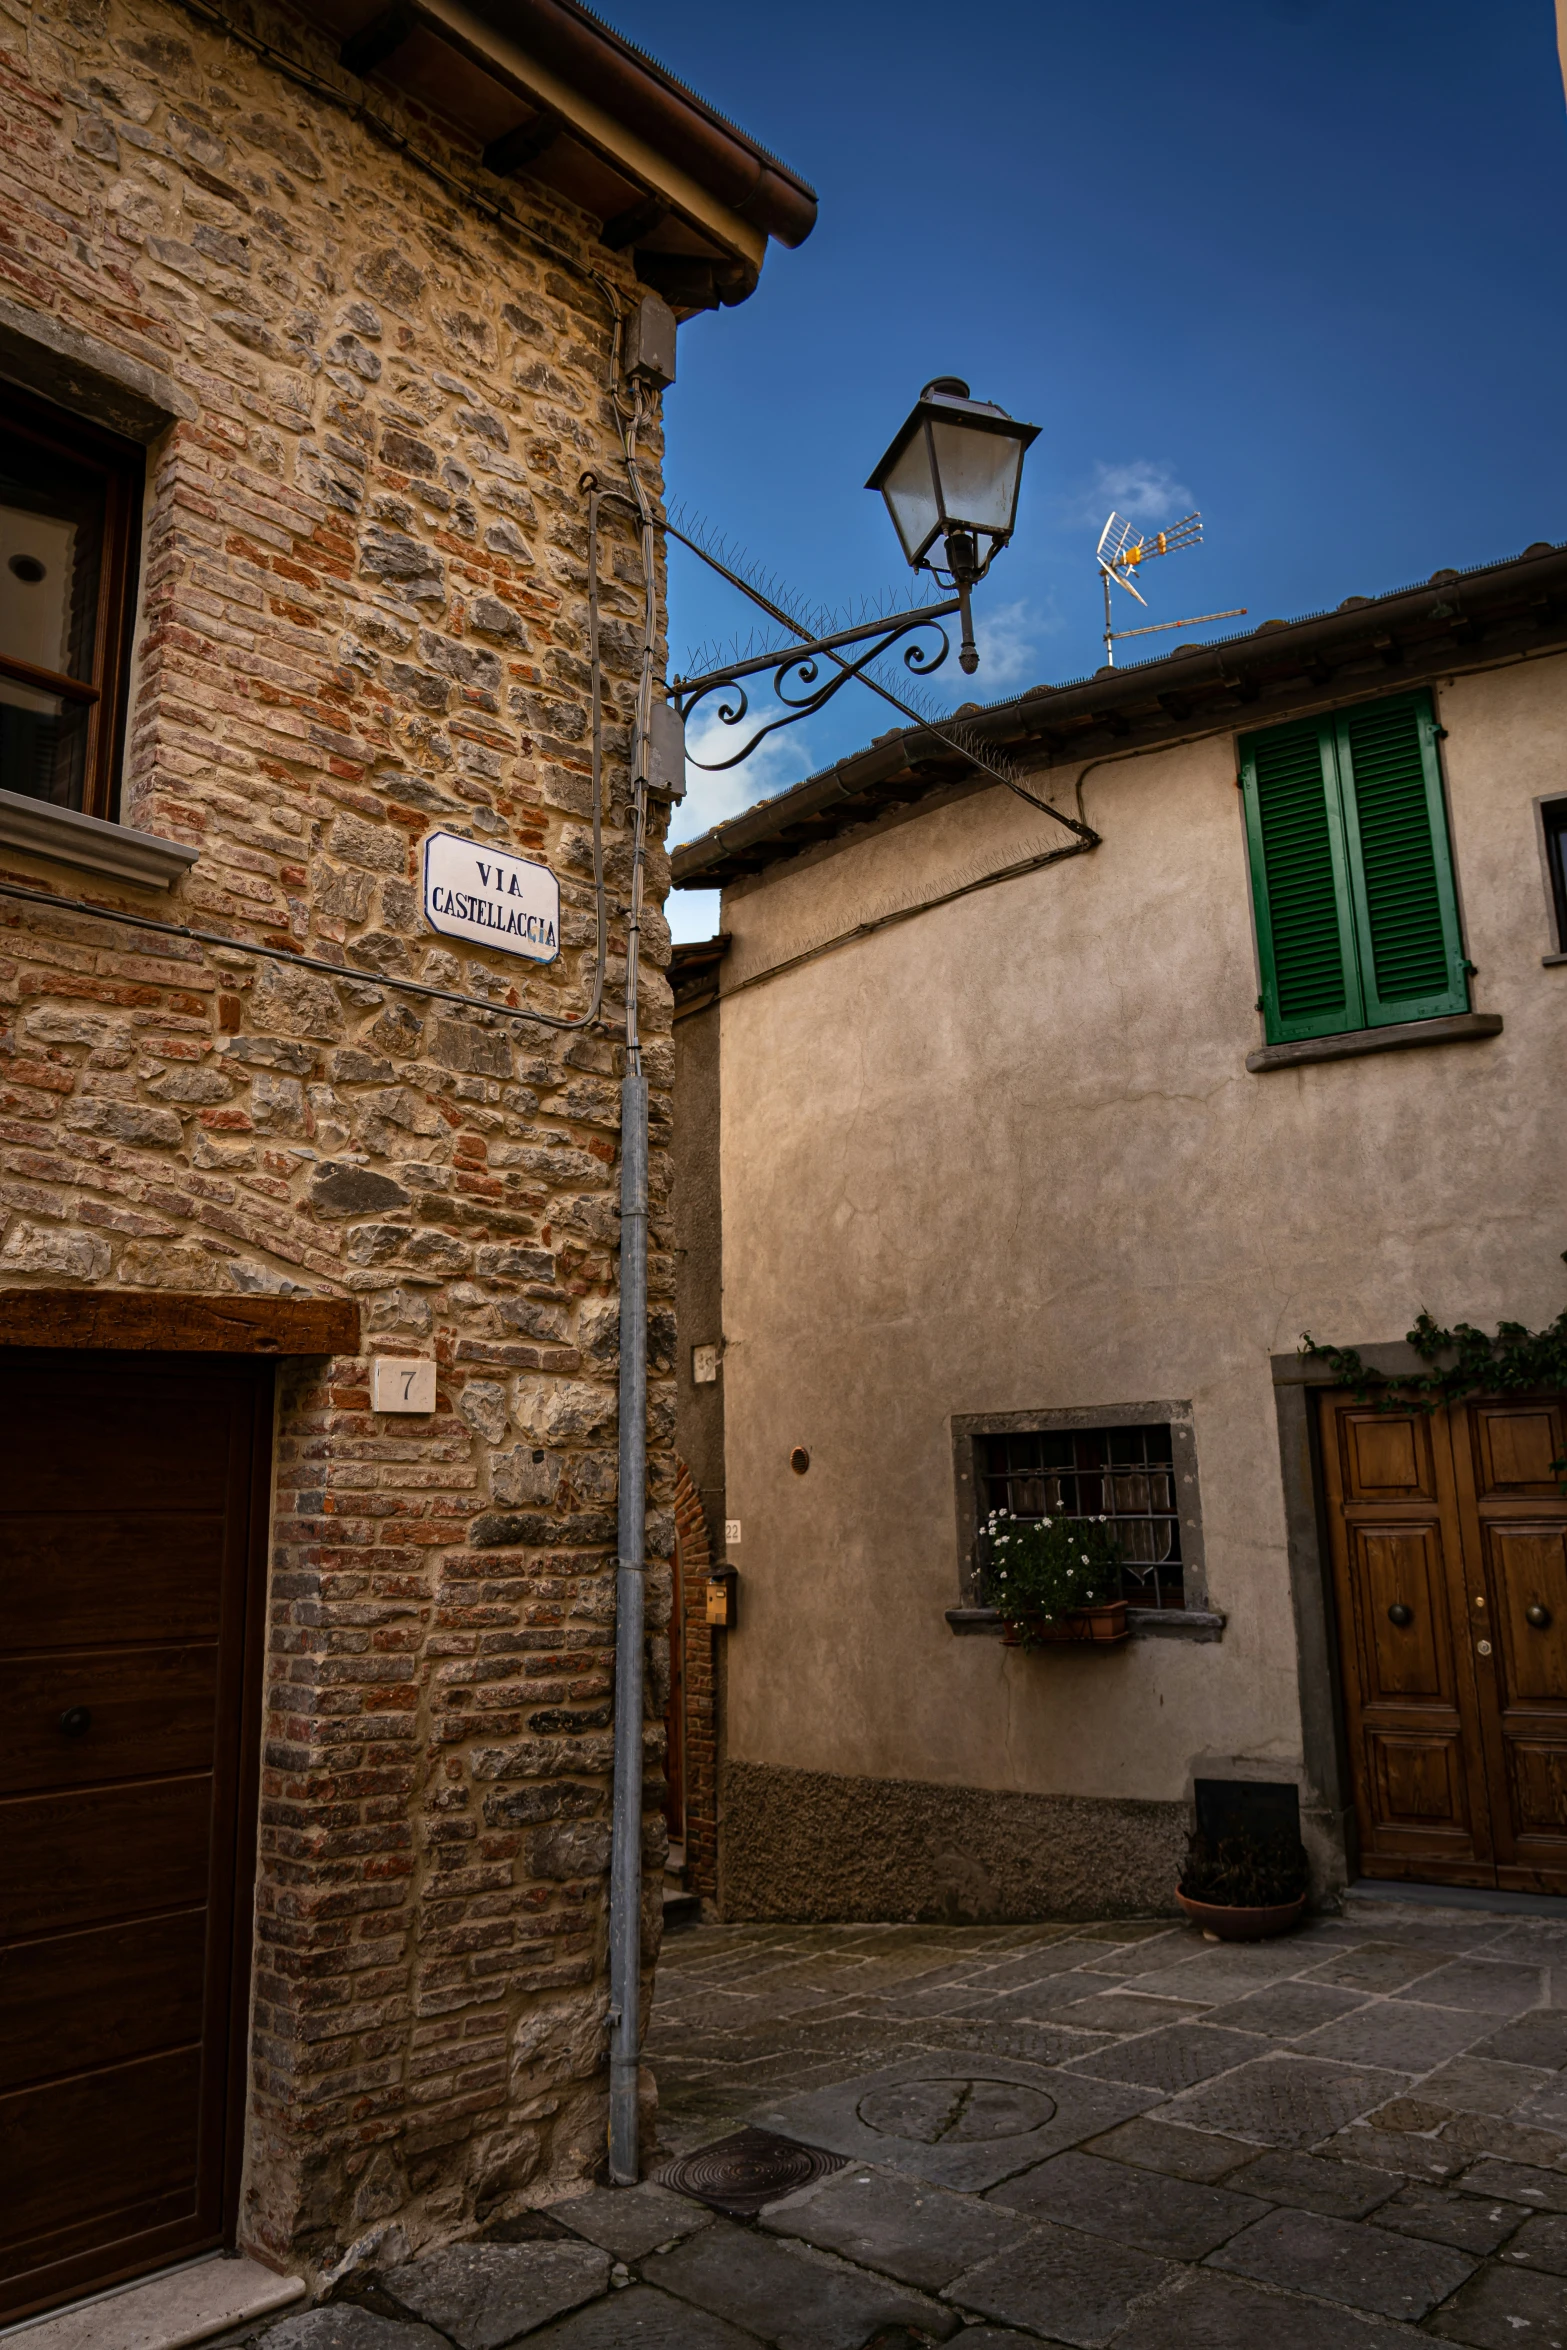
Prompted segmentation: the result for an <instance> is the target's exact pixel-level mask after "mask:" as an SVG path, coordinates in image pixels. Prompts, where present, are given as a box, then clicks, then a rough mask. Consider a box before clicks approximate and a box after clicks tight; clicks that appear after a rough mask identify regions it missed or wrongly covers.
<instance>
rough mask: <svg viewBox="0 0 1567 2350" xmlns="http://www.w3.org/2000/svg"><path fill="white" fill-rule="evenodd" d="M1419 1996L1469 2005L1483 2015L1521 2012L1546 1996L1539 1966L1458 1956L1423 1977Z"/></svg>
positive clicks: (1436, 2002)
mask: <svg viewBox="0 0 1567 2350" xmlns="http://www.w3.org/2000/svg"><path fill="white" fill-rule="evenodd" d="M1420 1996H1421V1998H1422V1999H1429V2000H1430V2001H1431V2002H1432V2004H1433V2005H1434V2006H1436V2007H1468V2008H1472V2009H1474V2010H1475V2012H1476V2013H1477V2014H1481V2015H1518V2014H1520V2013H1521V2012H1522V2011H1523V2009H1524V2008H1526V2007H1539V2006H1541V2005H1542V2004H1543V2002H1544V1999H1545V1976H1544V1973H1543V1971H1542V1970H1541V1969H1540V1968H1539V1967H1535V1966H1518V1965H1516V1964H1510V1963H1508V1962H1507V1961H1506V1960H1502V1959H1492V1958H1461V1959H1455V1960H1454V1961H1453V1963H1452V1964H1451V1965H1450V1966H1445V1967H1440V1968H1438V1970H1437V1972H1436V1973H1435V1974H1434V1975H1425V1976H1423V1977H1422V1978H1421V1983H1420Z"/></svg>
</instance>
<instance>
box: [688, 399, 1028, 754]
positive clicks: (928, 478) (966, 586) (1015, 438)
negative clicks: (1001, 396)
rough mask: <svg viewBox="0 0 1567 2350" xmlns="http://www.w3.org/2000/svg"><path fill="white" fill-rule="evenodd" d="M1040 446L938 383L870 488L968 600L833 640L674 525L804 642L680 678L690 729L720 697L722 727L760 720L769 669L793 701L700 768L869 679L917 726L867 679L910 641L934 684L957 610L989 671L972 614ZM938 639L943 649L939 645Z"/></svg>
mask: <svg viewBox="0 0 1567 2350" xmlns="http://www.w3.org/2000/svg"><path fill="white" fill-rule="evenodd" d="M1038 438H1039V427H1038V425H1037V424H1019V423H1017V422H1016V421H1015V420H1014V419H1013V418H1012V417H1010V416H1009V415H1008V414H1007V412H1006V410H1005V409H1004V408H997V407H996V406H995V405H994V404H993V403H992V402H991V401H989V400H971V399H970V398H969V388H968V385H967V384H966V383H964V382H962V381H961V379H960V378H959V377H957V376H955V375H939V376H937V378H936V380H935V381H934V383H928V384H927V385H926V386H925V389H924V390H923V391H922V392H921V394H920V396H919V398H918V400H917V401H916V402H915V404H914V407H913V410H912V411H911V413H910V415H909V416H908V418H907V420H906V422H905V423H904V424H903V426H902V428H901V430H900V431H899V433H898V436H897V438H896V440H895V441H894V442H893V444H892V446H891V448H890V449H889V450H888V451H887V454H886V456H885V457H883V459H882V461H881V463H880V464H879V465H878V466H877V468H876V470H875V472H874V473H873V474H872V475H871V478H870V480H869V481H868V482H867V483H866V485H865V486H866V488H867V489H872V490H880V492H881V494H882V496H883V497H884V498H885V499H886V501H887V511H888V513H889V514H890V515H891V517H892V526H893V528H894V530H895V531H896V532H897V534H898V543H899V545H900V546H901V547H902V549H903V552H904V554H905V556H906V557H907V558H908V561H909V564H910V566H911V568H912V569H913V570H915V571H928V572H930V573H931V575H932V577H933V578H934V579H935V581H936V583H937V585H938V586H940V587H944V588H952V589H955V590H956V593H955V594H954V595H952V596H950V597H949V598H948V599H947V601H946V602H944V603H939V604H921V605H917V606H915V607H914V608H913V609H912V610H910V611H907V612H894V613H890V614H883V616H882V617H881V618H880V619H878V620H872V621H865V622H862V623H861V624H860V625H859V626H858V627H855V628H843V629H838V630H837V631H835V632H834V633H833V634H832V635H830V636H811V635H810V634H809V632H808V631H807V630H806V629H804V628H802V627H801V625H800V623H799V622H798V621H797V620H796V619H795V618H794V616H793V614H792V613H790V612H788V611H785V610H784V609H783V608H782V607H780V605H779V604H777V603H776V602H775V601H774V600H773V599H772V598H770V597H768V596H765V595H763V594H762V593H761V592H760V590H759V589H758V588H757V587H756V586H755V584H754V583H753V582H752V581H751V580H749V579H747V578H746V577H745V576H744V574H743V573H741V572H738V571H736V570H734V569H733V568H732V566H731V565H729V564H727V563H725V562H723V561H722V560H721V559H720V557H719V556H718V555H717V554H715V553H714V551H713V550H712V549H711V548H710V547H705V546H703V545H702V544H701V542H700V541H699V540H697V539H694V538H691V537H688V536H687V534H686V532H684V531H683V530H680V529H678V528H677V527H676V526H675V524H674V523H672V522H671V523H666V525H665V528H666V530H667V531H668V533H669V536H670V537H671V538H674V539H678V540H679V541H680V543H681V545H682V546H686V547H689V548H690V549H691V552H692V553H693V554H694V555H699V556H700V557H701V559H702V561H703V562H704V563H706V564H707V565H708V566H709V567H710V569H712V570H714V571H716V572H718V573H719V574H720V576H721V577H722V578H724V579H727V580H728V581H729V583H730V585H731V586H732V587H737V588H738V589H739V590H740V592H741V594H742V595H744V596H748V597H749V598H750V600H751V602H752V603H753V604H757V605H760V607H761V609H762V610H763V611H764V612H765V613H766V614H767V615H768V618H769V619H771V620H774V621H776V622H778V623H779V624H780V625H781V626H782V627H784V628H787V629H788V630H789V631H790V633H791V634H792V635H793V636H795V637H797V638H799V639H800V642H799V643H797V644H796V645H795V646H793V648H792V649H791V650H790V651H789V652H787V653H780V652H778V651H777V650H776V649H775V650H774V651H772V652H770V653H759V654H756V655H754V656H753V657H752V658H751V659H749V660H746V661H732V662H730V663H729V664H728V665H727V666H726V667H725V668H723V669H709V670H707V671H705V672H704V674H703V675H702V676H701V677H676V678H672V679H671V680H670V682H669V685H668V687H667V689H666V691H667V694H668V698H669V701H670V703H671V704H672V705H673V706H674V708H675V709H676V710H677V711H678V712H679V714H680V719H681V722H682V725H683V726H685V727H687V728H688V727H689V725H690V722H691V719H692V717H693V716H694V714H695V712H696V710H697V707H698V705H699V704H702V703H706V702H707V701H708V697H709V696H710V695H717V696H719V697H720V698H719V700H718V701H717V702H716V704H714V705H713V707H712V710H711V715H712V716H713V717H714V718H716V719H717V721H718V723H719V725H721V726H734V727H738V726H741V725H742V724H743V722H744V721H745V719H746V718H747V717H748V715H749V713H750V701H749V697H748V694H747V691H746V688H745V686H744V685H743V684H742V682H741V680H742V679H745V678H750V677H759V676H760V675H761V674H762V672H764V671H767V670H770V671H771V672H772V687H773V693H774V696H775V698H776V699H777V700H778V701H779V702H781V703H782V704H783V715H782V716H781V717H775V718H769V719H767V720H765V721H764V722H763V723H762V724H760V725H754V726H753V727H752V729H751V731H750V732H749V733H748V734H747V736H746V738H745V740H744V741H743V742H742V743H741V745H740V748H739V749H738V750H736V751H734V752H731V754H730V755H729V757H728V758H724V759H699V758H697V757H696V756H695V755H694V753H692V752H691V751H689V750H688V751H687V752H686V754H685V755H686V758H687V759H688V760H689V761H690V764H691V765H692V766H693V767H701V768H704V769H706V770H707V772H708V773H710V774H714V773H717V772H719V771H721V770H722V769H724V768H726V767H738V766H739V764H740V762H741V760H742V759H745V758H748V757H749V756H750V754H751V752H752V751H754V750H755V749H756V746H757V744H758V743H759V742H761V741H762V740H763V738H764V736H766V735H769V734H774V733H776V732H777V730H778V728H779V727H781V726H792V725H793V724H794V723H795V721H796V720H797V719H800V718H809V717H811V716H812V715H813V714H814V713H815V712H816V711H818V710H820V709H821V708H822V707H823V706H824V704H826V703H827V702H830V701H831V700H832V697H833V695H834V694H836V693H838V692H839V691H840V690H841V688H842V687H844V686H846V685H847V684H848V682H849V680H850V678H851V677H860V678H863V679H864V682H865V683H866V684H867V685H868V686H870V687H871V689H872V691H873V692H875V693H879V694H880V695H881V696H882V698H883V699H884V700H885V701H889V702H891V703H892V704H893V707H894V708H895V709H898V710H900V711H902V712H903V714H904V716H905V717H908V718H912V719H917V718H918V716H919V713H917V712H916V711H913V710H910V709H908V708H907V707H906V705H905V704H904V703H902V702H900V701H899V700H898V698H897V696H896V695H895V694H892V693H889V692H888V690H887V688H886V686H885V685H884V684H883V683H882V682H881V681H880V680H879V679H877V678H876V677H874V676H871V675H868V674H867V672H868V671H870V670H871V669H872V667H873V666H874V664H875V663H876V662H878V661H879V660H880V659H881V658H882V656H883V654H885V653H890V652H891V651H892V648H893V647H894V645H896V644H899V643H901V642H902V640H903V639H904V638H905V637H909V638H912V639H913V641H912V642H911V643H909V644H906V645H904V648H903V656H902V658H903V665H904V667H905V668H906V669H907V670H908V672H909V674H910V676H911V677H915V678H926V677H930V676H932V675H933V674H934V672H935V671H936V670H938V669H939V668H940V667H941V665H942V663H943V662H944V661H945V660H946V658H947V654H948V652H949V651H950V649H951V648H950V646H949V644H948V642H947V632H946V630H945V629H944V628H942V627H941V625H940V623H941V622H942V621H943V620H946V619H950V618H951V616H952V615H953V614H954V613H957V614H959V615H960V616H961V619H962V629H963V638H962V647H961V650H960V651H959V654H958V660H959V663H960V664H961V666H962V669H963V672H964V675H965V676H968V677H972V676H973V674H974V671H975V670H976V669H977V668H978V667H979V651H978V648H977V646H976V645H975V643H974V626H973V621H972V618H971V616H970V612H969V595H970V591H971V590H972V589H973V588H974V586H975V585H976V583H977V582H978V581H980V580H982V579H983V578H984V576H985V574H986V572H987V571H988V570H989V569H990V566H991V564H992V563H993V562H994V561H995V558H996V556H997V554H998V553H999V552H1000V550H1001V549H1002V548H1003V547H1004V546H1005V545H1006V543H1007V541H1008V539H1010V537H1011V536H1012V532H1013V528H1014V525H1015V524H1016V521H1017V500H1018V488H1019V484H1020V483H1021V481H1022V477H1023V452H1024V451H1025V449H1027V447H1028V446H1029V444H1030V442H1031V441H1035V440H1037V439H1038ZM938 540H940V542H941V548H940V552H939V554H938V553H937V552H936V543H937V541H938ZM922 635H923V641H921V637H922ZM932 636H934V638H935V640H937V641H935V642H933V641H932ZM861 648H863V649H861ZM982 763H983V762H982Z"/></svg>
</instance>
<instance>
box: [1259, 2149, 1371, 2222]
mask: <svg viewBox="0 0 1567 2350" xmlns="http://www.w3.org/2000/svg"><path fill="white" fill-rule="evenodd" d="M1230 2184H1231V2186H1232V2187H1235V2188H1237V2189H1239V2190H1240V2191H1242V2192H1244V2193H1246V2194H1249V2195H1261V2196H1263V2197H1264V2198H1265V2199H1266V2200H1267V2201H1268V2202H1269V2203H1285V2204H1289V2205H1291V2206H1292V2207H1293V2208H1294V2209H1296V2210H1298V2211H1320V2212H1321V2213H1322V2215H1323V2217H1324V2219H1364V2218H1365V2217H1366V2214H1367V2213H1368V2212H1372V2211H1375V2210H1376V2209H1377V2207H1378V2205H1379V2204H1383V2203H1387V2202H1389V2201H1391V2199H1392V2198H1393V2197H1394V2196H1396V2195H1398V2194H1400V2193H1402V2192H1404V2188H1403V2182H1402V2180H1401V2179H1400V2178H1399V2177H1398V2176H1397V2174H1396V2173H1394V2172H1392V2171H1383V2170H1370V2169H1368V2168H1366V2167H1365V2166H1364V2165H1363V2164H1361V2163H1358V2162H1324V2161H1323V2160H1322V2158H1321V2156H1320V2155H1316V2154H1301V2153H1298V2152H1289V2153H1286V2152H1282V2151H1281V2152H1275V2153H1272V2154H1263V2155H1259V2156H1258V2158H1257V2160H1256V2161H1255V2162H1250V2163H1248V2164H1247V2165H1246V2168H1245V2169H1244V2170H1237V2171H1232V2172H1231V2173H1230Z"/></svg>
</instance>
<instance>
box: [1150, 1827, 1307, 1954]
mask: <svg viewBox="0 0 1567 2350" xmlns="http://www.w3.org/2000/svg"><path fill="white" fill-rule="evenodd" d="M1306 1876H1307V1872H1306V1848H1305V1846H1304V1845H1303V1844H1302V1842H1301V1840H1300V1838H1299V1837H1298V1836H1297V1835H1296V1834H1295V1832H1294V1831H1293V1829H1290V1828H1275V1829H1274V1830H1273V1831H1272V1833H1271V1834H1269V1835H1265V1836H1258V1835H1253V1834H1250V1833H1248V1832H1247V1831H1246V1830H1244V1829H1236V1830H1235V1831H1234V1832H1233V1833H1231V1834H1230V1835H1228V1836H1220V1837H1218V1838H1217V1839H1215V1840H1210V1839H1209V1838H1208V1837H1206V1836H1202V1835H1198V1834H1193V1835H1191V1836H1189V1837H1188V1838H1187V1840H1186V1866H1185V1868H1184V1869H1183V1870H1182V1871H1181V1880H1180V1883H1179V1884H1178V1885H1177V1886H1176V1888H1175V1898H1176V1900H1177V1901H1178V1902H1179V1903H1180V1905H1181V1907H1182V1909H1184V1910H1185V1912H1186V1914H1187V1916H1188V1917H1189V1918H1190V1919H1191V1921H1192V1923H1193V1924H1194V1925H1197V1926H1201V1927H1202V1929H1203V1931H1204V1933H1206V1934H1212V1935H1214V1936H1216V1937H1217V1939H1218V1940H1219V1941H1221V1942H1261V1941H1264V1940H1266V1939H1267V1937H1268V1936H1269V1935H1270V1934H1287V1933H1288V1932H1289V1930H1290V1928H1291V1927H1292V1926H1298V1925H1299V1924H1300V1921H1301V1918H1302V1917H1303V1915H1304V1914H1305V1908H1306Z"/></svg>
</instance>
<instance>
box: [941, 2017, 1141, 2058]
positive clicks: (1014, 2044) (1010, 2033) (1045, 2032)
mask: <svg viewBox="0 0 1567 2350" xmlns="http://www.w3.org/2000/svg"><path fill="white" fill-rule="evenodd" d="M1075 2012H1076V2010H1075V2009H1074V2010H1073V2013H1075ZM903 2029H904V2037H905V2040H906V2041H908V2042H911V2043H912V2044H913V2045H914V2046H916V2047H920V2048H966V2049H971V2050H973V2051H974V2052H975V2053H976V2054H980V2055H985V2056H1015V2057H1016V2058H1017V2059H1018V2061H1019V2063H1021V2064H1048V2065H1058V2064H1068V2063H1070V2061H1071V2059H1072V2058H1073V2057H1074V2056H1091V2055H1092V2054H1093V2052H1094V2050H1095V2049H1096V2048H1103V2047H1104V2046H1105V2043H1106V2035H1105V2034H1104V2033H1103V2032H1085V2031H1079V2030H1076V2029H1075V2028H1072V2029H1069V2028H1067V2027H1066V2026H1065V2025H1064V2024H1063V2025H1056V2024H1030V2023H1002V2022H1001V2021H999V2020H998V2019H996V2018H990V2019H987V2018H985V2017H984V2016H981V2015H962V2016H952V2015H943V2016H928V2017H924V2018H922V2019H921V2020H920V2021H919V2022H918V2023H908V2024H905V2025H904V2028H903Z"/></svg>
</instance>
